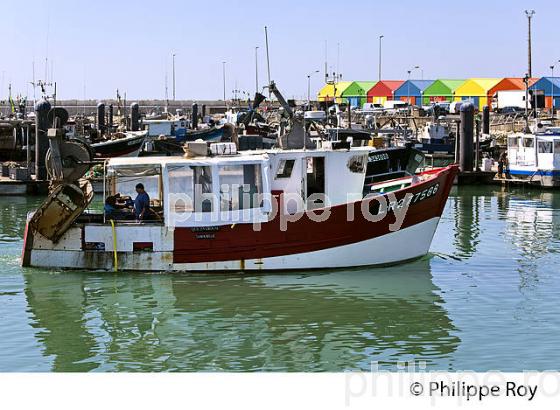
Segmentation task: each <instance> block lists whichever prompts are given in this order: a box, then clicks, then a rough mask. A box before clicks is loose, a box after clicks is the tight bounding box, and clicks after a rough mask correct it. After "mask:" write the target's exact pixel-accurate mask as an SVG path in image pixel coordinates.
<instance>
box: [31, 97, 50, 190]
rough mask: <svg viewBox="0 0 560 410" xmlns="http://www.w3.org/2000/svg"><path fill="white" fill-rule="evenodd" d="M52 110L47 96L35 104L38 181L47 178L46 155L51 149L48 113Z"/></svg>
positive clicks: (36, 171) (36, 174)
mask: <svg viewBox="0 0 560 410" xmlns="http://www.w3.org/2000/svg"><path fill="white" fill-rule="evenodd" d="M50 110H51V103H49V102H48V101H47V100H46V99H45V98H43V99H42V100H41V101H38V102H37V104H35V178H36V179H37V181H44V180H46V179H47V167H46V165H45V157H46V155H47V150H48V149H49V138H48V137H47V130H48V129H49V117H48V115H49V111H50Z"/></svg>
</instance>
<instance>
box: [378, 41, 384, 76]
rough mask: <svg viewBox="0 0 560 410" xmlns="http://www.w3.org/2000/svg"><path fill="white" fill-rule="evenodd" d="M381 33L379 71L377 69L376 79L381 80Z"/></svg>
mask: <svg viewBox="0 0 560 410" xmlns="http://www.w3.org/2000/svg"><path fill="white" fill-rule="evenodd" d="M383 37H385V36H383V35H380V36H379V71H378V81H381V39H383Z"/></svg>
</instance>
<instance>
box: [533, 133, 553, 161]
mask: <svg viewBox="0 0 560 410" xmlns="http://www.w3.org/2000/svg"><path fill="white" fill-rule="evenodd" d="M553 150H554V145H553V141H552V139H540V138H539V139H537V165H538V166H539V168H544V169H552V168H553V163H554V151H553Z"/></svg>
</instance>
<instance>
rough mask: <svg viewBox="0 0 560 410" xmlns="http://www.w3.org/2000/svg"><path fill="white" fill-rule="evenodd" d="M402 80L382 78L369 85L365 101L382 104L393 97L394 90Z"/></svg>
mask: <svg viewBox="0 0 560 410" xmlns="http://www.w3.org/2000/svg"><path fill="white" fill-rule="evenodd" d="M403 83H404V81H402V80H382V81H379V82H378V83H377V84H375V85H374V86H373V87H371V88H370V89H369V90H368V92H367V102H370V103H375V104H384V103H385V101H387V100H394V99H395V96H394V94H395V90H396V89H397V88H399V87H400V86H401V85H402V84H403Z"/></svg>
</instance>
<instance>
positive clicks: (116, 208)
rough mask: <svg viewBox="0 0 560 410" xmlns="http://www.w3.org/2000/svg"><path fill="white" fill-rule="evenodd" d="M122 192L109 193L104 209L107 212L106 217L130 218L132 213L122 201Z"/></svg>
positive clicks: (116, 218)
mask: <svg viewBox="0 0 560 410" xmlns="http://www.w3.org/2000/svg"><path fill="white" fill-rule="evenodd" d="M122 199H123V198H122V197H121V194H119V193H116V194H115V195H109V196H108V197H107V198H106V199H105V205H104V207H103V210H104V212H105V218H107V219H115V220H118V219H130V218H131V216H132V214H131V212H130V211H129V210H128V209H127V206H126V203H125V202H122Z"/></svg>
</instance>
